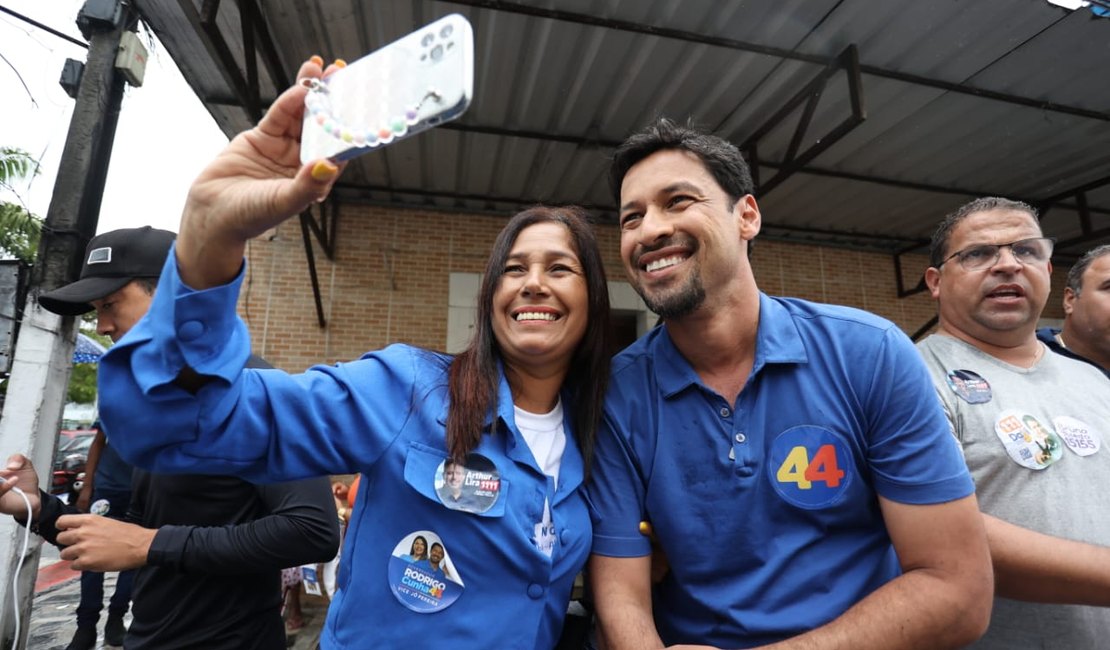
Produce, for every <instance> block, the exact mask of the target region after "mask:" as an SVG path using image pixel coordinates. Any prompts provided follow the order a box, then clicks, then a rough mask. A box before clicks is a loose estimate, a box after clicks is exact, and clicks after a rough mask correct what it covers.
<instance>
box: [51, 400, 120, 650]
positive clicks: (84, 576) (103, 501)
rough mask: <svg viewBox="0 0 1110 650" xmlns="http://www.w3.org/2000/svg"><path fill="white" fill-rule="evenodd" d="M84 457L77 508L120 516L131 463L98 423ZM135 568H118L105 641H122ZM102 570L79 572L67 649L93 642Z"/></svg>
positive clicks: (100, 602)
mask: <svg viewBox="0 0 1110 650" xmlns="http://www.w3.org/2000/svg"><path fill="white" fill-rule="evenodd" d="M95 428H96V435H95V437H94V438H93V442H92V445H91V446H90V447H89V454H88V459H87V460H86V461H85V482H84V484H83V485H82V486H81V491H80V492H79V493H78V495H77V503H76V505H77V509H78V510H80V511H81V512H91V513H93V514H95V515H103V516H106V517H111V518H112V519H116V520H121V521H122V520H123V519H124V518H125V516H126V515H127V509H128V505H129V504H130V503H131V472H132V468H131V465H129V464H128V463H127V461H125V460H123V459H122V458H120V457H119V454H117V453H116V450H115V448H113V447H109V446H108V445H107V444H106V439H105V437H104V432H103V431H102V430H101V428H100V423H99V422H97V423H96V427H95ZM134 577H135V572H134V570H127V571H120V573H119V576H117V578H116V588H115V591H113V592H112V598H111V600H110V601H109V603H108V622H107V623H105V625H104V644H105V645H110V646H121V645H123V637H124V634H125V632H126V631H127V628H125V627H124V625H123V617H124V615H125V614H127V610H128V608H129V607H130V606H131V587H132V580H133V579H134ZM103 601H104V574H103V573H102V572H100V571H82V572H81V601H80V602H79V603H78V604H77V630H76V631H75V632H74V633H73V639H72V640H71V641H70V642H69V645H68V646H66V650H88V649H89V648H92V647H94V646H95V645H96V624H97V621H98V620H99V619H100V610H101V608H102V607H103V606H104V603H103Z"/></svg>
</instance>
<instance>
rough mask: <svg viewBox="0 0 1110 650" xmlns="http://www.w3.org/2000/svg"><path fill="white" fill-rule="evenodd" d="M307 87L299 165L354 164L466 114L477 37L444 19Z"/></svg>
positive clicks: (456, 20)
mask: <svg viewBox="0 0 1110 650" xmlns="http://www.w3.org/2000/svg"><path fill="white" fill-rule="evenodd" d="M306 85H309V87H310V90H309V92H308V95H307V96H306V97H305V114H304V128H303V129H302V131H301V162H305V163H307V162H309V161H312V160H317V159H320V158H329V159H331V160H335V161H340V160H347V159H349V158H354V157H355V156H358V155H360V154H364V153H369V152H370V151H373V150H375V149H378V148H380V147H383V146H385V145H388V144H391V143H393V142H397V141H398V140H402V139H404V138H407V137H409V136H411V135H414V134H416V133H420V132H421V131H425V130H427V129H430V128H432V127H433V126H435V125H437V124H441V123H443V122H446V121H448V120H452V119H455V118H456V117H458V116H460V115H462V113H463V111H465V110H466V108H467V106H469V105H470V98H471V96H472V95H473V90H474V30H473V29H472V28H471V26H470V22H468V21H467V19H466V18H464V17H463V16H461V15H460V14H451V15H449V16H444V17H443V18H440V19H439V20H437V21H435V22H433V23H431V24H429V25H425V26H424V27H421V28H420V29H418V30H416V31H415V32H413V33H411V34H409V35H407V36H404V37H402V38H400V39H398V40H396V41H394V42H392V43H390V44H389V45H386V46H385V47H383V48H381V49H379V50H375V51H374V52H371V53H370V54H367V55H366V56H364V57H362V58H361V59H359V60H358V61H355V62H354V63H351V64H350V65H348V66H347V67H346V68H343V69H342V70H339V71H337V72H335V73H334V74H331V75H329V76H328V77H327V78H326V79H323V80H312V81H311V82H309V83H308V84H306Z"/></svg>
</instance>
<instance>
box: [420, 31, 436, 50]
mask: <svg viewBox="0 0 1110 650" xmlns="http://www.w3.org/2000/svg"><path fill="white" fill-rule="evenodd" d="M434 40H436V37H435V34H424V38H422V39H420V44H421V45H423V46H424V47H428V46H429V45H431V44H432V41H434Z"/></svg>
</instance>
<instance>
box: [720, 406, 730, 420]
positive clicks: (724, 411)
mask: <svg viewBox="0 0 1110 650" xmlns="http://www.w3.org/2000/svg"><path fill="white" fill-rule="evenodd" d="M731 413H732V411H730V410H728V407H727V406H722V407H721V417H723V418H727V417H728V416H729V415H730V414H731Z"/></svg>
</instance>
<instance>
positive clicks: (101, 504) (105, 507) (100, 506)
mask: <svg viewBox="0 0 1110 650" xmlns="http://www.w3.org/2000/svg"><path fill="white" fill-rule="evenodd" d="M111 509H112V504H111V502H109V501H108V500H107V499H97V500H96V501H93V502H92V505H90V506H89V512H90V513H92V514H94V515H102V516H103V515H107V514H108V511H110V510H111Z"/></svg>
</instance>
